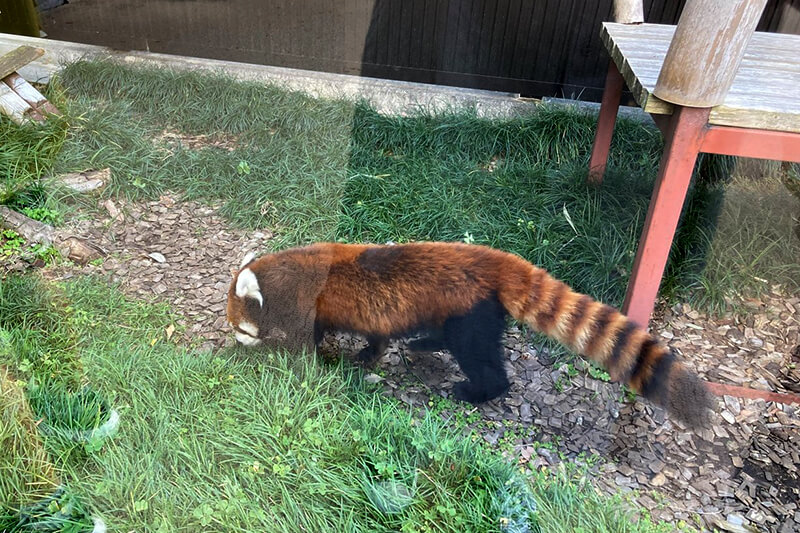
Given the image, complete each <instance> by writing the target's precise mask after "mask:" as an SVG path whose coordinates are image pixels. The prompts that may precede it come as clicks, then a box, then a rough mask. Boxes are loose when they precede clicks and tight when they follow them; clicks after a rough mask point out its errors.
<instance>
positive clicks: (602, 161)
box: [589, 61, 625, 185]
mask: <svg viewBox="0 0 800 533" xmlns="http://www.w3.org/2000/svg"><path fill="white" fill-rule="evenodd" d="M624 85H625V80H624V79H623V78H622V74H620V73H619V70H618V69H617V66H616V65H615V64H614V62H613V61H610V62H609V64H608V74H607V75H606V87H605V89H604V90H603V100H602V102H601V104H600V115H599V116H598V117H597V129H596V130H595V133H594V143H593V144H592V157H591V159H590V160H589V183H592V184H594V185H599V184H600V183H602V182H603V174H605V172H606V163H607V162H608V152H609V150H610V149H611V138H612V137H613V135H614V124H615V123H616V121H617V111H618V110H619V101H620V99H621V98H622V88H623V87H624Z"/></svg>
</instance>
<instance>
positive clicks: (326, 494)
mask: <svg viewBox="0 0 800 533" xmlns="http://www.w3.org/2000/svg"><path fill="white" fill-rule="evenodd" d="M7 283H11V284H14V285H21V286H24V287H26V288H28V289H29V299H30V300H31V301H51V300H53V299H58V300H59V301H60V302H61V304H62V305H60V306H49V307H38V308H37V309H38V310H39V312H38V315H39V320H40V324H43V325H45V329H44V330H43V331H42V333H43V334H45V335H46V333H47V332H48V331H53V332H55V333H58V332H59V331H60V328H64V327H68V328H70V329H71V330H72V331H73V332H75V333H76V336H75V337H74V339H75V342H76V345H79V346H80V350H79V353H80V359H81V368H82V369H83V371H84V378H83V380H84V381H85V380H86V379H88V380H89V381H90V382H91V384H92V386H93V387H94V388H95V389H96V390H98V392H100V393H102V394H103V396H105V397H108V398H112V399H113V400H112V402H113V405H114V406H115V407H117V408H118V409H119V410H120V412H121V413H122V424H121V426H120V431H119V433H118V434H117V435H116V436H115V437H114V438H113V439H111V440H110V441H108V442H107V443H106V444H105V446H104V447H103V448H102V449H99V450H91V451H89V452H88V453H86V454H76V453H71V451H70V450H68V449H66V448H65V446H66V444H65V443H64V442H63V441H61V440H59V439H54V438H52V437H47V438H45V443H46V445H47V447H48V449H49V450H50V451H51V455H52V456H53V457H55V458H56V459H57V461H58V466H59V468H60V470H61V477H62V481H63V482H64V483H65V484H66V485H67V486H68V487H69V491H70V494H72V495H74V497H76V498H77V499H78V500H79V501H80V502H81V504H82V505H83V506H84V507H85V509H86V511H87V512H88V513H89V514H94V515H97V514H99V515H101V516H103V517H104V518H105V519H106V521H107V522H108V523H109V526H110V527H111V528H112V529H115V530H116V529H120V530H126V531H127V530H148V531H177V530H201V529H202V530H204V531H245V530H246V531H254V530H258V531H499V530H501V525H502V524H505V525H506V526H507V528H506V529H505V530H507V531H525V530H526V529H525V528H524V527H523V525H524V526H525V527H527V528H529V529H527V530H529V531H537V530H541V531H553V530H554V528H555V527H556V526H558V524H561V523H562V521H563V520H564V518H563V516H562V513H564V512H566V510H568V509H569V512H570V514H572V515H574V516H572V517H571V518H570V520H572V521H573V522H574V523H576V524H581V523H585V524H588V523H592V524H597V525H599V526H602V527H604V528H605V529H598V530H599V531H618V530H619V529H617V528H618V525H619V524H627V523H630V522H631V521H630V515H629V512H628V511H626V510H625V506H624V505H623V504H622V503H621V501H620V500H618V499H611V500H608V499H607V498H603V497H600V496H597V495H596V494H595V495H594V497H593V498H589V500H588V501H590V504H587V503H586V501H585V500H587V498H588V496H589V494H590V493H589V492H586V491H588V490H589V489H587V488H586V487H583V486H579V487H576V486H573V485H574V483H573V480H570V479H567V478H564V477H559V476H556V475H544V474H541V473H540V474H536V475H534V477H533V478H529V476H530V475H531V473H527V474H523V473H521V472H520V471H519V470H518V469H517V468H516V467H515V466H514V465H513V464H511V463H509V462H507V460H506V459H504V458H503V457H502V456H501V455H500V454H499V453H497V452H496V451H495V450H493V449H491V448H490V447H488V446H486V445H484V444H482V442H481V440H480V439H478V438H477V437H475V438H469V435H467V438H465V436H464V435H463V434H462V429H461V427H463V426H456V427H451V426H450V425H449V424H448V423H447V422H446V421H444V420H442V418H441V417H440V416H439V415H438V414H437V412H436V411H435V410H434V411H432V412H428V411H425V410H423V411H420V412H419V413H417V414H415V415H412V414H410V413H409V412H407V411H406V410H405V409H404V408H403V407H402V406H401V405H400V404H399V403H397V402H396V401H395V400H392V399H388V398H385V397H384V396H382V395H381V394H380V393H379V391H378V390H376V389H374V388H372V386H370V385H367V384H366V383H365V382H364V381H363V380H362V379H361V377H360V375H359V374H358V373H357V372H355V371H353V370H352V369H350V367H349V366H347V365H342V364H337V365H331V364H322V363H320V362H319V361H318V360H317V359H316V358H315V357H313V356H310V355H304V354H293V355H292V354H286V353H271V352H266V353H265V352H263V351H262V352H259V351H252V350H245V349H241V348H236V349H227V350H223V351H221V352H218V353H217V354H209V353H207V352H196V351H194V350H193V349H191V348H187V347H183V346H180V345H176V344H174V343H172V342H170V341H167V339H166V336H165V334H164V329H165V328H166V327H167V326H168V325H170V324H171V323H172V321H171V316H170V315H169V313H168V311H167V310H166V309H165V308H164V307H162V306H153V305H151V304H140V303H136V302H132V301H128V300H126V299H125V298H124V297H122V296H121V295H120V293H119V292H118V291H117V290H115V289H113V288H112V287H109V286H107V285H106V284H105V282H104V281H103V280H102V279H99V278H93V277H81V278H78V279H76V280H72V281H70V282H68V283H64V284H59V285H54V284H45V283H43V282H37V283H34V284H31V283H30V282H29V281H28V278H10V280H7ZM7 290H8V289H7ZM26 307H27V311H25V312H23V313H20V314H18V315H17V316H16V317H14V320H15V321H14V322H13V324H17V325H18V324H20V323H22V322H21V320H20V315H21V316H27V314H30V313H31V309H32V308H34V306H32V305H31V304H28V305H27V306H26ZM67 309H69V310H70V311H67ZM11 324H12V323H11V321H9V322H8V323H7V325H10V327H11V328H12V329H11V330H12V331H13V330H14V329H15V328H16V327H19V326H15V325H11ZM57 337H58V335H54V336H53V338H57ZM5 354H6V355H5V356H4V359H3V360H0V364H9V363H10V364H12V365H13V364H14V362H15V359H14V358H13V357H10V356H9V352H8V350H7V351H6V352H5ZM44 396H45V395H39V396H38V398H37V401H36V402H34V403H37V402H38V401H39V400H42V399H43V397H44ZM531 480H533V481H534V483H531ZM576 491H584V492H586V494H584V495H583V496H581V497H580V498H579V497H578V496H576V494H583V492H580V493H577V492H576ZM544 497H546V498H558V497H561V499H560V500H559V499H554V500H553V502H549V501H548V502H544V501H541V499H542V498H544ZM534 509H535V511H534ZM551 509H552V510H551ZM515 527H518V529H514V528H515ZM666 530H667V525H666V524H662V525H658V524H653V523H652V522H651V521H649V520H644V521H640V522H639V525H638V526H636V527H635V528H634V527H633V526H630V528H629V529H626V530H625V531H646V532H650V531H666Z"/></svg>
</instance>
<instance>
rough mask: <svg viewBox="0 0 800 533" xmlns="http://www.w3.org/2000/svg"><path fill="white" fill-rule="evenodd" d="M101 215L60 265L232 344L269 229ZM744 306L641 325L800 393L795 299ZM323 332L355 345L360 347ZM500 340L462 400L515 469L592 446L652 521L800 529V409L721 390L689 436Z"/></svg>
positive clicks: (757, 380)
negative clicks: (484, 385) (482, 386)
mask: <svg viewBox="0 0 800 533" xmlns="http://www.w3.org/2000/svg"><path fill="white" fill-rule="evenodd" d="M103 209H104V210H105V213H106V215H107V216H106V217H105V218H103V217H99V218H94V219H91V218H90V219H84V220H76V221H74V222H72V223H71V225H72V228H71V230H72V231H73V233H76V234H80V235H81V236H82V237H84V238H88V239H91V240H92V241H93V242H96V243H97V244H99V245H100V246H101V247H102V248H104V249H105V250H107V251H108V252H109V256H108V257H107V258H106V259H105V260H104V261H103V263H102V264H101V265H99V266H91V265H86V266H83V267H77V266H76V267H72V268H68V269H64V267H60V268H59V269H58V275H59V276H60V277H68V276H71V275H75V274H77V273H78V272H99V273H107V274H108V275H110V276H111V277H112V278H113V279H114V280H116V281H118V282H119V283H120V284H121V287H122V288H123V290H124V291H126V292H127V293H129V294H131V295H134V296H137V297H146V298H155V299H158V300H159V301H163V302H167V303H169V304H170V305H171V306H172V307H173V308H174V309H175V310H176V311H177V312H178V313H180V314H181V315H182V317H183V318H182V319H181V322H182V325H183V326H185V335H186V336H187V337H188V338H189V340H191V341H192V342H195V343H199V344H200V345H202V346H203V347H204V349H208V350H212V349H215V348H217V347H219V346H222V345H224V344H225V343H226V342H231V337H230V335H229V333H230V331H229V329H228V327H227V324H226V321H225V316H224V315H225V311H224V307H225V299H226V294H227V289H228V284H229V282H230V272H229V270H230V269H231V268H235V267H237V266H238V263H239V261H240V259H241V258H242V257H243V256H244V254H245V253H246V252H247V251H249V250H258V249H264V248H265V241H267V240H269V239H270V238H271V234H270V233H269V232H268V231H266V230H262V231H260V232H243V231H238V230H235V229H231V228H230V227H229V226H228V225H227V224H226V223H225V221H224V220H223V218H222V217H221V216H220V215H219V214H218V213H217V206H213V205H202V204H197V203H192V202H180V201H178V199H177V197H176V196H173V195H165V196H163V197H162V198H161V199H160V200H158V201H153V202H149V203H143V204H133V203H128V204H123V203H114V202H111V204H110V205H109V204H108V202H106V204H105V207H104V208H103ZM747 305H748V312H747V313H746V314H744V315H742V316H739V317H735V316H731V317H725V318H712V317H709V316H707V315H705V314H703V313H701V312H699V311H696V310H693V309H691V308H690V307H689V306H688V305H677V306H675V307H672V308H666V309H662V310H661V311H662V312H661V314H660V317H659V318H658V319H657V320H656V321H655V322H654V323H653V324H652V326H651V330H652V331H656V332H659V334H660V335H661V337H662V338H663V339H664V340H665V341H666V342H668V343H669V344H670V345H671V346H672V347H674V348H675V349H677V350H678V351H679V352H680V353H682V354H683V356H684V359H685V360H686V361H687V362H688V364H689V366H691V367H693V368H694V369H695V370H697V371H698V373H700V374H701V375H702V376H704V377H706V378H708V379H710V380H713V381H717V382H722V383H728V384H735V385H740V386H745V387H751V388H756V389H761V390H769V391H777V392H795V393H796V392H800V298H798V297H797V296H796V295H786V294H783V293H782V291H781V290H780V289H779V288H774V289H773V290H772V291H770V292H768V293H767V294H766V295H765V296H764V297H763V298H761V299H758V300H751V301H749V302H747ZM334 340H337V342H338V343H339V346H340V348H341V349H344V350H348V349H352V350H353V351H355V350H356V349H357V344H358V342H359V341H358V339H353V338H352V337H347V336H339V339H334ZM505 344H506V348H507V353H508V360H507V368H508V371H509V374H510V375H511V377H512V382H513V384H512V388H511V390H510V392H509V393H508V395H507V396H505V397H504V398H502V399H500V400H496V401H493V402H489V403H487V404H485V405H482V406H479V407H477V408H473V407H471V406H463V409H464V410H466V411H470V410H473V409H477V412H479V413H480V415H481V419H482V422H481V423H479V424H477V425H476V428H477V429H478V430H479V431H480V434H481V436H482V437H483V438H484V439H485V440H486V441H487V442H489V443H492V444H496V443H501V444H502V443H505V444H507V446H506V447H504V448H503V449H505V450H506V453H508V454H509V455H511V456H513V459H514V460H517V461H518V462H519V463H520V464H528V465H529V466H531V467H534V468H553V467H556V466H557V465H558V464H559V463H562V462H575V461H577V460H579V459H578V457H579V456H580V455H581V454H583V455H590V454H596V455H597V456H598V457H599V462H597V464H595V465H594V466H593V467H592V468H593V470H594V471H595V472H596V476H595V479H594V483H595V485H596V486H597V487H598V488H599V489H600V490H604V491H608V492H616V491H619V490H623V491H633V492H631V494H632V495H633V496H634V499H635V502H636V503H638V504H639V505H640V506H641V508H644V509H647V510H648V511H649V514H650V515H651V516H652V517H653V518H655V519H659V520H667V521H678V520H685V521H687V522H688V523H690V524H693V525H694V527H697V528H698V529H708V530H712V529H714V528H717V529H719V530H723V531H753V530H754V531H776V532H780V533H788V532H797V531H800V506H799V505H798V502H800V478H799V477H798V467H800V405H797V404H792V405H787V404H778V403H772V402H765V401H764V400H749V399H739V398H736V397H733V396H724V397H721V398H719V401H718V403H719V408H718V410H717V413H716V415H715V416H714V418H713V423H712V424H711V425H710V427H708V428H706V429H705V430H703V431H698V432H693V431H690V430H687V429H686V428H685V427H683V426H681V425H680V424H679V423H676V422H675V421H673V420H670V419H669V418H668V417H666V416H665V413H664V411H663V410H661V409H660V408H655V407H653V406H652V405H650V404H649V403H647V402H645V401H643V400H638V399H637V400H626V399H625V398H624V393H623V391H622V389H621V388H620V387H619V386H618V385H616V384H613V383H608V382H605V381H602V380H598V379H595V378H593V377H591V376H590V375H589V370H588V367H586V366H585V365H583V364H582V363H581V362H578V363H577V364H575V365H574V367H570V366H567V365H561V366H558V365H554V364H553V362H552V360H551V359H550V357H549V354H548V353H547V352H546V350H544V349H540V348H541V347H539V346H535V345H533V344H532V343H531V340H530V338H529V337H528V336H527V335H525V334H524V333H523V332H522V331H520V330H519V329H516V328H512V329H510V330H509V331H508V332H507V334H506V337H505ZM573 368H575V369H577V370H578V372H577V374H576V373H575V372H574V370H573ZM375 371H376V372H380V373H381V374H383V376H382V377H378V376H377V375H372V376H371V377H372V378H373V379H375V380H380V381H382V382H383V384H384V386H385V391H386V394H391V395H394V396H396V397H397V398H399V399H400V400H401V401H402V402H404V403H406V404H409V405H411V406H414V407H424V406H427V405H429V402H430V401H431V399H432V398H435V397H436V396H449V395H450V391H451V390H452V386H453V383H455V382H457V381H459V380H461V379H463V377H462V375H461V374H460V372H459V371H458V368H457V367H456V365H455V363H454V362H453V361H452V359H451V358H450V356H449V355H447V354H446V353H433V354H417V353H415V354H411V353H409V352H408V351H407V350H406V349H405V346H404V344H403V343H393V344H392V345H391V347H390V349H389V350H388V352H387V354H386V355H385V356H384V357H383V358H382V359H381V360H380V361H379V362H378V364H377V367H376V369H375ZM575 374H576V375H575ZM459 408H461V407H460V406H459ZM541 443H549V444H547V445H542V444H541ZM698 518H699V523H698V522H697V521H696V519H698Z"/></svg>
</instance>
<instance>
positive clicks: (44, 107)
mask: <svg viewBox="0 0 800 533" xmlns="http://www.w3.org/2000/svg"><path fill="white" fill-rule="evenodd" d="M3 83H5V84H6V85H8V86H9V87H11V90H12V91H14V92H15V93H17V94H18V95H19V96H20V97H21V98H22V99H23V100H25V101H26V102H28V105H30V106H31V107H33V108H34V109H36V111H38V112H39V114H40V115H44V114H46V113H49V114H52V115H60V114H61V111H59V110H58V108H57V107H56V106H54V105H53V104H51V103H50V102H48V101H47V98H45V97H44V95H43V94H42V93H40V92H39V91H37V90H36V88H35V87H34V86H33V85H31V84H30V83H28V82H27V81H26V80H25V78H23V77H22V76H20V75H19V74H17V73H16V72H13V73H11V74H9V75H8V76H6V77H5V78H3Z"/></svg>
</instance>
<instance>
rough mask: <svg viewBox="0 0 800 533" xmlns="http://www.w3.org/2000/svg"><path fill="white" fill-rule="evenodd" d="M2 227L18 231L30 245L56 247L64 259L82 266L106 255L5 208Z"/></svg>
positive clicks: (0, 220) (0, 216)
mask: <svg viewBox="0 0 800 533" xmlns="http://www.w3.org/2000/svg"><path fill="white" fill-rule="evenodd" d="M0 226H2V227H4V228H7V229H12V230H14V231H16V232H17V233H19V234H20V235H22V236H23V237H24V238H25V240H26V241H28V242H29V243H41V244H46V245H52V246H55V247H56V249H57V250H58V252H59V253H60V254H61V255H62V256H63V257H66V258H67V259H69V260H71V261H74V262H76V263H79V264H81V265H85V264H86V263H88V262H89V261H92V260H94V259H97V258H99V257H103V256H104V255H106V251H105V250H103V249H102V248H100V247H99V246H97V245H96V244H94V243H91V242H89V241H87V240H86V239H82V238H80V237H75V236H74V235H66V234H64V233H61V232H59V231H57V230H56V229H55V228H53V226H50V225H49V224H44V223H43V222H39V221H38V220H33V219H32V218H28V217H26V216H25V215H23V214H21V213H17V212H16V211H14V210H13V209H9V208H8V207H5V206H0Z"/></svg>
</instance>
